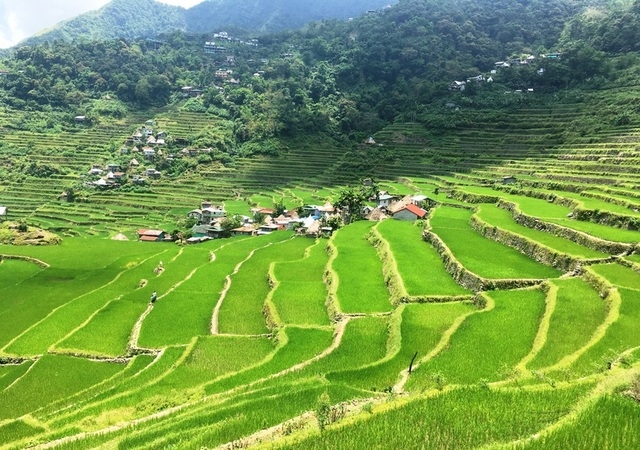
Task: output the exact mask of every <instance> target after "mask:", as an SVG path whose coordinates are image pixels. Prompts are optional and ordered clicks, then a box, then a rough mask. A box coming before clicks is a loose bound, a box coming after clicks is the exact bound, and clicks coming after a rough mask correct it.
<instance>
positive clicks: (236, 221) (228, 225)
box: [220, 215, 242, 237]
mask: <svg viewBox="0 0 640 450" xmlns="http://www.w3.org/2000/svg"><path fill="white" fill-rule="evenodd" d="M241 226H242V217H240V216H238V215H235V216H231V217H225V218H224V219H222V221H221V222H220V228H222V236H223V237H229V236H231V230H234V229H236V228H240V227H241Z"/></svg>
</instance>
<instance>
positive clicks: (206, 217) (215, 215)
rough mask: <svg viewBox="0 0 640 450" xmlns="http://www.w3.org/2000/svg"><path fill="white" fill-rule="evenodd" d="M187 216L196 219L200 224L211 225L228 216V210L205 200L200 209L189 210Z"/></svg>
mask: <svg viewBox="0 0 640 450" xmlns="http://www.w3.org/2000/svg"><path fill="white" fill-rule="evenodd" d="M187 217H189V218H191V219H195V220H196V221H197V222H198V224H199V225H209V224H211V223H212V222H214V221H216V220H219V219H223V218H225V217H227V212H226V211H225V210H224V208H222V207H216V206H214V205H212V204H211V202H207V201H204V202H202V203H201V204H200V209H194V210H193V211H189V212H188V213H187Z"/></svg>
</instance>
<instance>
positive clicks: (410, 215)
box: [393, 204, 427, 221]
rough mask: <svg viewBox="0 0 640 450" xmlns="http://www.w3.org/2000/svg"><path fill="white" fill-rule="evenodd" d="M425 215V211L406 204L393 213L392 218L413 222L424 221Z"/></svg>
mask: <svg viewBox="0 0 640 450" xmlns="http://www.w3.org/2000/svg"><path fill="white" fill-rule="evenodd" d="M426 215H427V211H425V210H424V209H422V208H420V207H418V206H416V205H414V204H408V205H406V206H404V207H402V208H400V209H399V210H397V211H396V212H394V213H393V218H394V219H397V220H408V221H414V220H418V219H424V218H425V216H426Z"/></svg>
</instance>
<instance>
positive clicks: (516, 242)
mask: <svg viewBox="0 0 640 450" xmlns="http://www.w3.org/2000/svg"><path fill="white" fill-rule="evenodd" d="M471 227H473V229H474V230H476V231H477V232H478V233H480V234H481V235H482V236H484V237H486V238H488V239H492V240H494V241H496V242H500V243H501V244H504V245H507V246H509V247H511V248H514V249H516V250H518V251H519V252H520V253H523V254H525V255H527V256H528V257H529V258H532V259H534V260H536V261H538V262H540V263H542V264H546V265H547V266H551V267H555V268H556V269H559V270H562V271H564V272H571V271H574V270H575V269H576V268H577V267H578V266H579V264H580V260H579V259H577V258H575V257H573V256H569V255H566V254H563V253H558V252H556V251H554V250H552V249H550V248H549V247H546V246H544V245H542V244H540V243H538V242H535V241H532V240H530V239H527V238H526V237H523V236H518V235H517V234H515V233H512V232H510V231H506V230H503V229H500V228H498V227H495V226H493V225H491V224H488V223H486V222H484V221H483V220H482V219H480V218H479V217H478V216H477V215H475V214H474V215H473V216H471Z"/></svg>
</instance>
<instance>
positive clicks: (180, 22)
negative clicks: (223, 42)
mask: <svg viewBox="0 0 640 450" xmlns="http://www.w3.org/2000/svg"><path fill="white" fill-rule="evenodd" d="M394 3H397V0H348V1H344V0H324V1H322V0H310V1H308V2H305V4H304V7H302V6H301V4H300V2H297V1H295V0H274V1H271V0H209V1H205V2H202V3H200V4H199V5H196V6H194V7H193V8H191V9H188V10H186V9H184V8H181V7H177V6H169V5H166V4H163V3H158V2H156V1H154V0H113V1H112V2H111V3H109V4H108V5H106V6H104V7H102V8H100V9H98V10H96V11H92V12H89V13H86V14H83V15H80V16H78V17H76V18H74V19H71V20H68V21H65V22H62V23H60V24H59V25H57V26H55V27H54V28H52V29H49V30H44V31H43V32H41V33H39V34H38V35H36V36H33V37H30V38H28V39H26V40H24V41H23V42H21V44H20V45H34V44H38V43H41V42H45V41H48V42H51V41H53V40H63V41H74V40H77V39H84V40H105V39H118V38H123V39H133V38H140V37H154V36H157V35H159V34H163V33H168V32H172V31H176V30H181V31H186V32H187V33H209V32H212V31H218V30H219V29H221V28H227V27H231V28H243V29H246V30H251V31H279V30H283V29H291V28H298V27H301V26H303V25H304V24H306V23H308V22H310V21H312V20H322V19H333V18H339V19H347V18H349V17H353V16H358V15H360V14H362V13H364V12H365V11H367V10H371V9H380V8H382V7H384V6H386V5H387V4H394Z"/></svg>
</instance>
